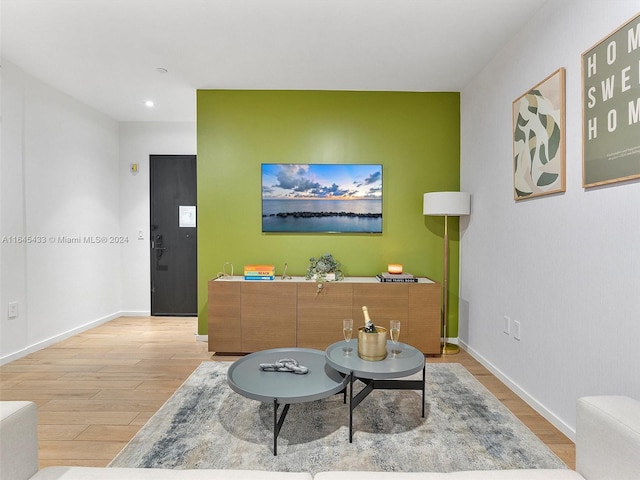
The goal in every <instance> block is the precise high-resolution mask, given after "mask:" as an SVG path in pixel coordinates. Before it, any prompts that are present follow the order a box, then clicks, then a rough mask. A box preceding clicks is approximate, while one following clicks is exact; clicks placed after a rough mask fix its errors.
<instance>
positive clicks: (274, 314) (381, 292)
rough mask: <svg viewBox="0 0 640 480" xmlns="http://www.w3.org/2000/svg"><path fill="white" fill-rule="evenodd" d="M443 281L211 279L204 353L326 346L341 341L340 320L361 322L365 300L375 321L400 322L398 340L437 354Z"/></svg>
mask: <svg viewBox="0 0 640 480" xmlns="http://www.w3.org/2000/svg"><path fill="white" fill-rule="evenodd" d="M440 288H441V286H440V284H439V283H437V282H434V281H432V280H429V279H427V278H419V279H418V282H416V283H381V282H378V281H377V280H376V279H375V278H370V277H347V278H345V279H344V280H343V281H341V282H324V283H316V282H314V281H311V280H305V279H304V277H293V278H292V279H288V280H281V279H276V280H272V281H269V280H266V281H255V280H244V278H243V277H240V276H236V277H231V278H218V279H214V280H210V281H209V288H208V290H209V292H208V293H209V307H208V308H209V310H208V314H209V351H211V352H217V353H232V352H233V353H250V352H255V351H258V350H265V349H268V348H278V347H294V346H296V347H303V348H316V349H319V350H324V349H326V348H327V347H328V346H329V345H331V344H332V343H334V342H337V341H339V340H342V320H343V319H344V318H353V323H354V340H352V341H354V342H355V337H356V335H357V333H356V331H355V330H356V328H357V327H359V326H361V325H364V317H363V315H362V306H363V305H366V306H367V307H368V309H369V314H370V315H371V318H372V320H373V321H374V323H375V324H376V325H380V326H383V327H387V328H389V320H400V322H401V329H400V341H401V342H403V343H408V344H409V345H412V346H414V347H415V348H417V349H418V350H420V351H421V352H423V353H425V354H438V353H440V318H441V317H440V299H441V290H440Z"/></svg>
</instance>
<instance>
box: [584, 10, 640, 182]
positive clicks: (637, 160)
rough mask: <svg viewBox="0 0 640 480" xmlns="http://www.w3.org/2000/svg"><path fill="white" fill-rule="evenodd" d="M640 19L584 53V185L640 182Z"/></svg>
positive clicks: (627, 24)
mask: <svg viewBox="0 0 640 480" xmlns="http://www.w3.org/2000/svg"><path fill="white" fill-rule="evenodd" d="M638 32H640V15H636V16H635V17H634V18H632V19H631V20H629V21H628V22H627V23H625V24H624V25H622V26H621V27H620V28H618V29H617V30H616V31H615V32H613V33H611V34H610V35H608V36H607V37H606V38H604V39H603V40H601V41H600V42H599V43H597V44H595V45H594V46H593V47H591V48H590V49H589V50H587V51H586V52H584V53H583V54H582V186H583V187H585V188H588V187H595V186H598V185H605V184H608V183H615V182H622V181H625V180H632V179H637V178H640V98H639V96H638V84H639V83H640V70H639V69H638V65H640V48H638Z"/></svg>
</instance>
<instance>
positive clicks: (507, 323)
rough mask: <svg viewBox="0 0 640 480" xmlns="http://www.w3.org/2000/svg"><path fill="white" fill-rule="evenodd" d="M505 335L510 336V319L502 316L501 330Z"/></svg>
mask: <svg viewBox="0 0 640 480" xmlns="http://www.w3.org/2000/svg"><path fill="white" fill-rule="evenodd" d="M502 331H503V332H504V333H505V334H507V335H511V318H509V317H507V316H506V315H505V316H504V328H503V330H502Z"/></svg>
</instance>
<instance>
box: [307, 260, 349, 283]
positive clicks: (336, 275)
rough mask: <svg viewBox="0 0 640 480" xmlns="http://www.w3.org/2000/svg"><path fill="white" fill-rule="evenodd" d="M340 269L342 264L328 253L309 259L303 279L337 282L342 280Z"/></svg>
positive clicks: (342, 275)
mask: <svg viewBox="0 0 640 480" xmlns="http://www.w3.org/2000/svg"><path fill="white" fill-rule="evenodd" d="M340 267H342V264H341V263H340V262H339V261H337V260H336V259H335V258H333V255H331V254H330V253H325V254H324V255H322V256H320V257H311V258H310V259H309V265H308V266H307V273H306V274H305V276H304V278H306V279H307V280H315V281H316V282H333V281H337V282H339V281H340V280H342V279H343V278H344V274H343V273H342V270H340Z"/></svg>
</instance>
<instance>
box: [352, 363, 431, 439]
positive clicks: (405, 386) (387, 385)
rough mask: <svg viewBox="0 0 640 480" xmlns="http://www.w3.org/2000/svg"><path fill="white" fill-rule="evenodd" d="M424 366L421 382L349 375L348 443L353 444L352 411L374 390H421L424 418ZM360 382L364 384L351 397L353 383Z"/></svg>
mask: <svg viewBox="0 0 640 480" xmlns="http://www.w3.org/2000/svg"><path fill="white" fill-rule="evenodd" d="M425 375H426V365H425V366H424V367H423V368H422V380H373V379H370V378H360V377H356V376H355V375H354V374H353V371H352V372H350V373H349V443H353V411H354V410H355V409H356V407H357V406H358V405H360V402H362V400H364V399H365V398H367V396H368V395H369V394H370V393H371V392H372V391H374V390H422V418H424V393H425ZM356 380H360V381H361V382H363V383H364V384H365V386H364V388H363V389H362V390H360V391H359V392H358V393H357V394H356V395H355V396H354V395H353V383H354V382H355V381H356Z"/></svg>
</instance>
